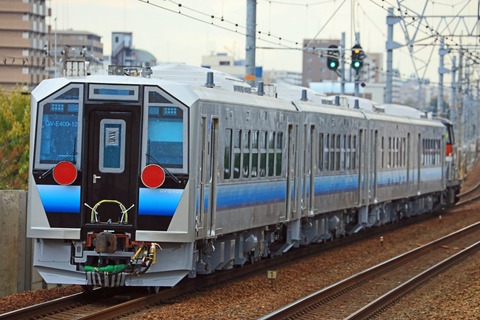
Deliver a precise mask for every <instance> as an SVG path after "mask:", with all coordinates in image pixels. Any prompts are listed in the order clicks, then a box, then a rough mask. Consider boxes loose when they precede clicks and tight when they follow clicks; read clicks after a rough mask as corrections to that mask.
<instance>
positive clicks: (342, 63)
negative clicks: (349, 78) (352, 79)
mask: <svg viewBox="0 0 480 320" xmlns="http://www.w3.org/2000/svg"><path fill="white" fill-rule="evenodd" d="M340 78H341V80H340V81H341V82H340V94H341V95H344V94H345V32H342V37H341V40H340Z"/></svg>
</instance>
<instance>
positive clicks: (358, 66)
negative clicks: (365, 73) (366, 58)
mask: <svg viewBox="0 0 480 320" xmlns="http://www.w3.org/2000/svg"><path fill="white" fill-rule="evenodd" d="M361 67H362V63H361V62H360V61H354V62H353V68H354V69H360V68H361Z"/></svg>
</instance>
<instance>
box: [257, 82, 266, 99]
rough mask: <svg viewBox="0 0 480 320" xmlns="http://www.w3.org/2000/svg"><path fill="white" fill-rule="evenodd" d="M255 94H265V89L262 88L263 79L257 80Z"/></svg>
mask: <svg viewBox="0 0 480 320" xmlns="http://www.w3.org/2000/svg"><path fill="white" fill-rule="evenodd" d="M257 94H258V95H259V96H263V95H265V90H264V89H263V81H259V82H258V86H257Z"/></svg>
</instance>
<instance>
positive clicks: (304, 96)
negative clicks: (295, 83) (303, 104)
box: [300, 89, 308, 101]
mask: <svg viewBox="0 0 480 320" xmlns="http://www.w3.org/2000/svg"><path fill="white" fill-rule="evenodd" d="M300 100H302V101H308V98H307V89H303V90H302V98H301V99H300Z"/></svg>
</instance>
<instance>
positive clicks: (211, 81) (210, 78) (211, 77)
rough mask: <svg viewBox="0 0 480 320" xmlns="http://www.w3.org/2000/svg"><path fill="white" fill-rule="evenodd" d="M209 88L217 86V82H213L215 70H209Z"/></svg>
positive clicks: (207, 84) (206, 84) (207, 85)
mask: <svg viewBox="0 0 480 320" xmlns="http://www.w3.org/2000/svg"><path fill="white" fill-rule="evenodd" d="M205 86H206V87H207V88H213V87H215V83H214V82H213V72H207V83H205Z"/></svg>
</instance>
